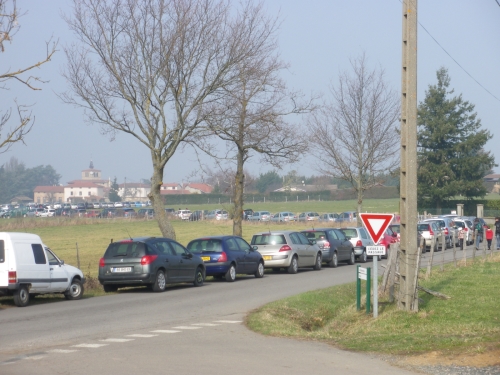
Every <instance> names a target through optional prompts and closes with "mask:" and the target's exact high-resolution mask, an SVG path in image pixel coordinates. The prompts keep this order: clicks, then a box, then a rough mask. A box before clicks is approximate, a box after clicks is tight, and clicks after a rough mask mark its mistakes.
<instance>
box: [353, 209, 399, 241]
mask: <svg viewBox="0 0 500 375" xmlns="http://www.w3.org/2000/svg"><path fill="white" fill-rule="evenodd" d="M359 216H360V217H361V221H362V222H363V224H364V225H365V227H366V230H367V231H368V234H369V235H370V237H371V238H372V240H373V242H374V243H375V244H377V243H378V242H379V241H380V239H381V238H382V236H383V235H384V232H385V230H386V229H387V227H388V226H389V225H390V224H391V222H392V219H393V218H394V215H393V214H359Z"/></svg>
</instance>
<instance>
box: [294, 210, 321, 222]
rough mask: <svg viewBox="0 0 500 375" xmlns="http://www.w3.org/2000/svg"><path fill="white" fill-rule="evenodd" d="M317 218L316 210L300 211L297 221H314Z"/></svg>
mask: <svg viewBox="0 0 500 375" xmlns="http://www.w3.org/2000/svg"><path fill="white" fill-rule="evenodd" d="M316 220H319V214H318V213H317V212H302V213H301V214H299V218H298V221H316Z"/></svg>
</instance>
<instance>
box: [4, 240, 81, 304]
mask: <svg viewBox="0 0 500 375" xmlns="http://www.w3.org/2000/svg"><path fill="white" fill-rule="evenodd" d="M84 283H85V278H84V276H83V273H82V271H80V270H79V269H78V268H76V267H73V266H70V265H68V264H64V261H62V260H60V259H59V258H58V257H57V256H56V255H55V253H54V252H53V251H52V250H50V249H49V248H48V247H47V246H45V244H44V243H43V242H42V240H41V238H40V237H39V236H37V235H36V234H30V233H11V232H0V292H1V293H4V294H7V295H12V296H14V303H15V304H16V306H19V307H24V306H27V305H28V304H29V300H30V296H36V295H38V294H46V293H62V294H64V296H65V297H66V299H69V300H77V299H80V298H81V297H82V295H83V290H84V288H83V284H84Z"/></svg>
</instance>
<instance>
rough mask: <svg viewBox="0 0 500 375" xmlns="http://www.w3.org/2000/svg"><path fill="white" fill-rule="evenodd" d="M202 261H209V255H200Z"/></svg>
mask: <svg viewBox="0 0 500 375" xmlns="http://www.w3.org/2000/svg"><path fill="white" fill-rule="evenodd" d="M201 260H203V261H204V262H210V257H201Z"/></svg>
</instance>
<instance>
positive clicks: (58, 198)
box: [33, 185, 65, 204]
mask: <svg viewBox="0 0 500 375" xmlns="http://www.w3.org/2000/svg"><path fill="white" fill-rule="evenodd" d="M33 193H34V194H33V195H34V198H33V200H34V202H35V203H40V204H45V203H53V202H64V201H65V200H64V186H60V185H59V186H37V187H36V188H35V190H34V191H33Z"/></svg>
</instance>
